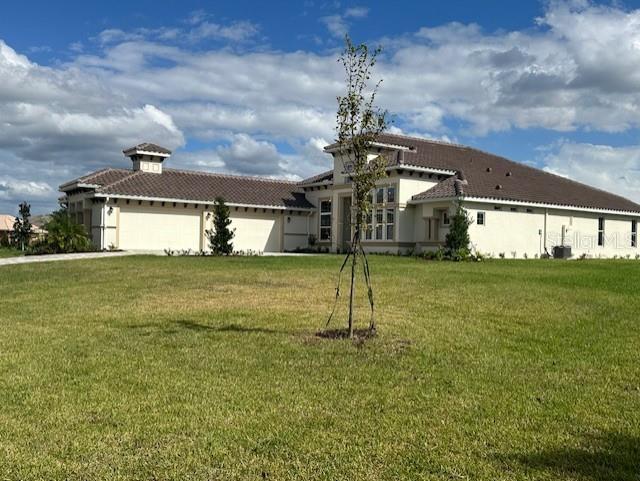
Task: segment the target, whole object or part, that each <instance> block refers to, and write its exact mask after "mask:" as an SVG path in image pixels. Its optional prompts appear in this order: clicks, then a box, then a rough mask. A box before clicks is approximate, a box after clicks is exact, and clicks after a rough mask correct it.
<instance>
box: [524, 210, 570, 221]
mask: <svg viewBox="0 0 640 481" xmlns="http://www.w3.org/2000/svg"><path fill="white" fill-rule="evenodd" d="M527 214H533V209H527ZM571 219H573V217H572V218H571ZM569 225H571V224H569Z"/></svg>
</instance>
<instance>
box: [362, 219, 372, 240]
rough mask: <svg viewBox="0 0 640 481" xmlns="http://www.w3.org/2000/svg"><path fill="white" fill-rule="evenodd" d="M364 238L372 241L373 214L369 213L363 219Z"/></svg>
mask: <svg viewBox="0 0 640 481" xmlns="http://www.w3.org/2000/svg"><path fill="white" fill-rule="evenodd" d="M364 238H365V239H366V240H371V239H373V214H372V213H371V212H367V215H366V217H365V226H364Z"/></svg>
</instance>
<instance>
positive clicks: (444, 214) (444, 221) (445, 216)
mask: <svg viewBox="0 0 640 481" xmlns="http://www.w3.org/2000/svg"><path fill="white" fill-rule="evenodd" d="M450 222H451V221H450V220H449V213H448V212H447V211H446V210H443V211H442V225H449V223H450Z"/></svg>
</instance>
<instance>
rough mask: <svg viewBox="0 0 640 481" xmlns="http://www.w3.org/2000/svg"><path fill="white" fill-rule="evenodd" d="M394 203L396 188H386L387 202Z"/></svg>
mask: <svg viewBox="0 0 640 481" xmlns="http://www.w3.org/2000/svg"><path fill="white" fill-rule="evenodd" d="M395 201H396V188H395V187H393V186H391V187H388V188H387V202H389V203H393V202H395Z"/></svg>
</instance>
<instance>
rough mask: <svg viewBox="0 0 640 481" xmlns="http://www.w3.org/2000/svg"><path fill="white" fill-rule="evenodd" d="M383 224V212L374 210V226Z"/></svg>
mask: <svg viewBox="0 0 640 481" xmlns="http://www.w3.org/2000/svg"><path fill="white" fill-rule="evenodd" d="M383 222H384V211H383V210H382V209H377V210H376V224H382V223H383Z"/></svg>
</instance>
